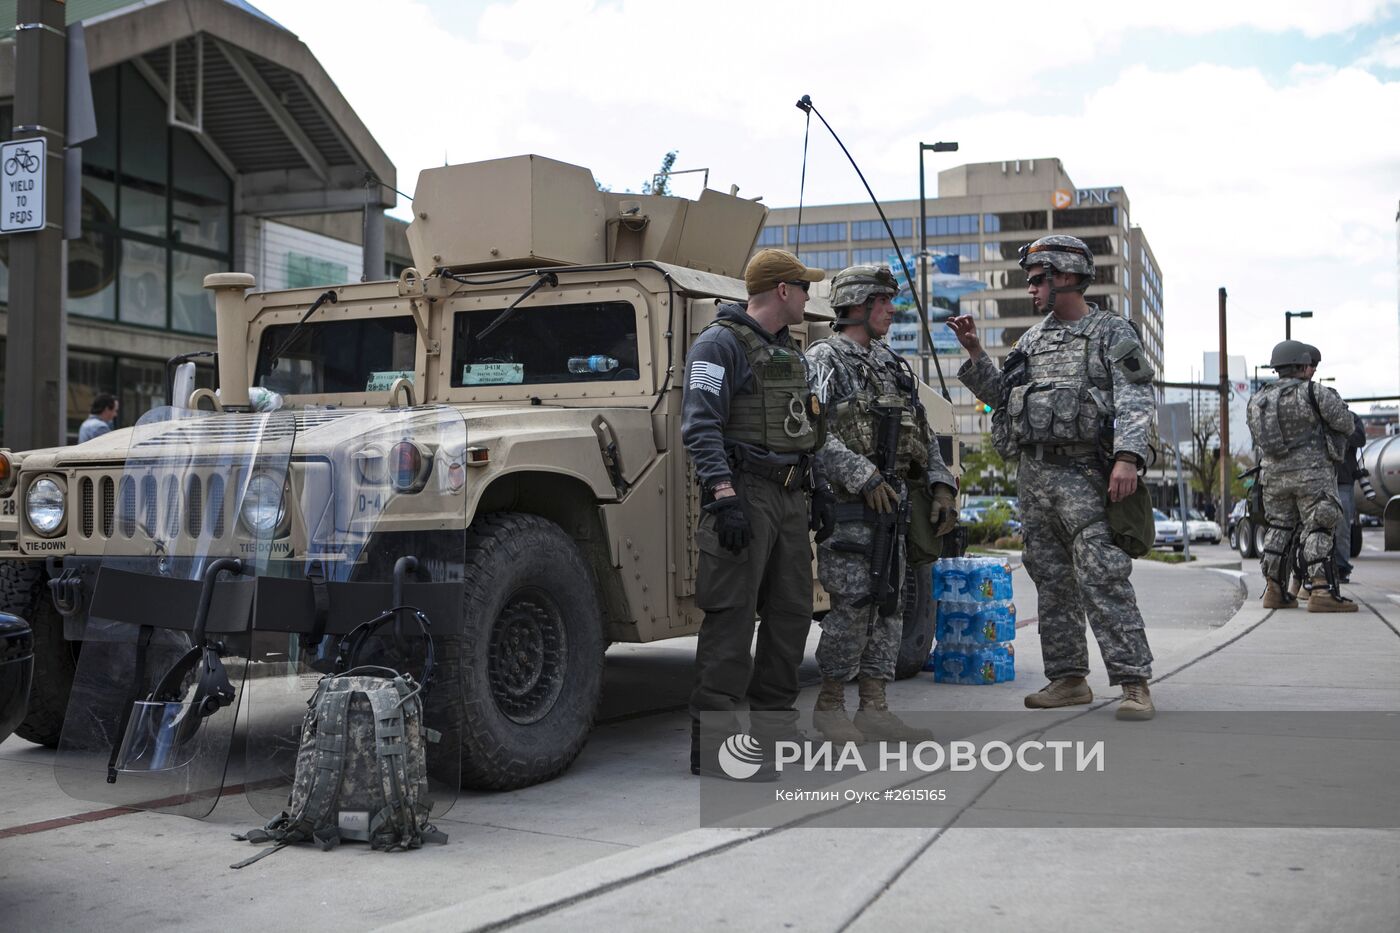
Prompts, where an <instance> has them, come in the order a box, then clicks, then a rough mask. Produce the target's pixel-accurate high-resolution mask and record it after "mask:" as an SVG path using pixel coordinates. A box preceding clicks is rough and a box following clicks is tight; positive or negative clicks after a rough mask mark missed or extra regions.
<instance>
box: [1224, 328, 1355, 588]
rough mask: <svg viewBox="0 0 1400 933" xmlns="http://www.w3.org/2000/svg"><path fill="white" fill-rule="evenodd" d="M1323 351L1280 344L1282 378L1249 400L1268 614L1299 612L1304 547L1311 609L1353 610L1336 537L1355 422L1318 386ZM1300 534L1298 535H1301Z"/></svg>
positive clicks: (1272, 363)
mask: <svg viewBox="0 0 1400 933" xmlns="http://www.w3.org/2000/svg"><path fill="white" fill-rule="evenodd" d="M1320 361H1321V354H1320V353H1318V352H1317V348H1316V347H1310V346H1309V345H1308V344H1305V343H1302V342H1301V341H1298V340H1285V341H1283V342H1282V343H1279V344H1277V345H1275V347H1274V349H1273V353H1272V354H1271V355H1270V358H1269V368H1270V369H1273V370H1274V371H1275V372H1277V373H1278V380H1277V381H1275V382H1271V383H1269V384H1268V385H1266V386H1264V387H1262V388H1261V389H1260V390H1259V391H1258V392H1255V393H1254V395H1253V396H1251V397H1250V400H1249V409H1248V412H1247V418H1248V422H1249V433H1250V434H1251V435H1252V436H1253V440H1254V446H1255V448H1256V449H1257V450H1258V452H1259V465H1260V467H1261V469H1260V473H1259V481H1260V482H1261V483H1262V484H1263V487H1264V490H1263V498H1264V519H1265V521H1266V522H1267V523H1268V528H1267V529H1266V530H1265V532H1264V553H1263V554H1261V555H1260V557H1259V563H1260V568H1261V569H1262V571H1263V574H1264V579H1265V580H1266V581H1267V583H1266V585H1265V588H1264V608H1265V609H1293V608H1296V607H1297V605H1298V599H1297V597H1296V595H1295V594H1294V593H1293V592H1291V591H1290V590H1289V587H1288V577H1289V573H1290V570H1291V568H1290V567H1289V562H1288V560H1287V558H1288V557H1289V556H1290V554H1291V553H1292V548H1293V547H1297V548H1301V549H1302V563H1303V565H1304V572H1305V574H1306V577H1307V579H1306V580H1304V582H1303V585H1304V586H1305V587H1307V590H1308V611H1309V612H1355V611H1356V609H1357V607H1356V603H1354V602H1352V601H1351V600H1349V599H1345V598H1343V596H1342V591H1341V588H1340V583H1341V581H1340V573H1339V571H1338V568H1337V562H1336V555H1335V551H1336V541H1335V534H1336V530H1337V525H1338V522H1340V521H1341V519H1342V504H1341V499H1340V497H1339V496H1338V494H1337V464H1338V463H1340V462H1341V460H1342V457H1343V455H1344V454H1345V452H1346V439H1347V437H1348V436H1349V435H1350V434H1351V433H1352V431H1353V429H1354V427H1355V425H1354V422H1353V420H1352V414H1351V411H1350V410H1349V409H1348V408H1347V405H1346V402H1344V401H1342V398H1341V396H1340V395H1338V394H1337V393H1336V391H1335V390H1333V389H1331V388H1329V387H1327V386H1321V385H1318V384H1317V383H1315V382H1313V381H1312V378H1313V376H1314V375H1315V374H1316V372H1317V365H1318V363H1319V362H1320ZM1295 536H1296V537H1295Z"/></svg>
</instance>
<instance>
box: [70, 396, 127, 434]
mask: <svg viewBox="0 0 1400 933" xmlns="http://www.w3.org/2000/svg"><path fill="white" fill-rule="evenodd" d="M120 406H121V403H120V402H118V401H117V397H116V396H115V395H108V394H106V393H105V392H104V393H102V394H101V395H98V396H97V397H96V398H94V399H93V400H92V407H91V408H90V409H88V416H87V420H86V421H84V422H83V423H82V426H80V427H79V428H78V443H79V444H81V443H83V442H84V441H90V440H92V439H93V438H94V437H101V436H102V435H104V434H106V433H107V432H108V431H110V430H112V422H113V421H115V420H116V418H117V410H118V408H119V407H120Z"/></svg>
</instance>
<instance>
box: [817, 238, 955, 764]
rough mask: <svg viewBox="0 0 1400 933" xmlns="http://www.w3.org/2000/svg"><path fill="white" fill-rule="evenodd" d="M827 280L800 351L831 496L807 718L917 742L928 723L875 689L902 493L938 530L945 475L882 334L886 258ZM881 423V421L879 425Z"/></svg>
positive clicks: (894, 616)
mask: <svg viewBox="0 0 1400 933" xmlns="http://www.w3.org/2000/svg"><path fill="white" fill-rule="evenodd" d="M831 289H832V290H831V305H832V307H833V308H834V309H835V311H836V321H835V323H834V324H833V325H832V326H833V327H834V328H835V329H836V330H837V335H836V336H834V337H828V338H827V339H825V340H821V341H818V342H817V343H816V344H814V345H813V346H812V348H811V349H810V350H808V351H807V360H808V364H809V371H808V376H809V379H810V384H811V388H812V391H813V393H815V394H816V396H817V398H818V400H820V401H821V403H822V406H823V409H824V410H825V411H826V412H827V430H826V440H825V443H824V444H823V445H822V447H821V448H820V449H819V450H818V451H817V460H818V465H819V467H820V468H821V471H822V472H823V474H824V475H825V477H826V479H827V480H828V481H829V482H830V484H831V487H832V490H831V494H832V495H833V496H834V497H835V500H836V505H835V508H834V513H835V514H834V517H835V519H836V526H835V532H834V534H832V535H831V537H830V538H828V539H827V540H825V541H823V542H822V543H821V546H820V547H819V548H818V551H817V568H818V574H819V576H820V579H821V582H822V586H823V587H824V588H825V589H826V591H827V592H828V593H829V594H830V595H831V610H830V611H829V612H828V613H827V614H826V616H825V617H824V618H823V619H822V623H821V624H822V636H821V640H820V642H819V643H818V644H817V666H818V667H819V668H820V669H821V673H822V687H821V692H820V693H819V694H818V696H817V703H816V710H815V712H814V713H813V717H812V721H813V724H814V725H815V726H816V727H817V728H818V729H819V730H820V731H821V732H822V733H823V734H824V735H825V736H826V737H827V738H828V739H829V740H831V741H833V742H861V741H866V740H870V741H878V740H886V741H894V742H898V741H923V740H927V739H929V738H931V737H932V736H931V734H930V733H929V732H928V731H927V730H923V729H915V728H911V727H910V726H908V725H906V724H905V723H903V722H901V721H900V720H899V719H898V718H897V717H896V716H895V715H894V714H893V713H891V712H890V711H889V705H888V703H887V701H886V698H885V685H886V684H888V683H889V682H890V681H891V680H893V679H894V675H895V662H896V660H897V658H898V655H899V645H900V640H901V638H902V635H903V628H904V623H903V619H904V612H903V605H902V602H903V585H902V584H903V580H904V560H903V554H902V552H901V551H900V550H899V549H900V548H902V547H903V538H904V533H903V529H902V527H901V523H902V522H904V521H907V519H906V518H905V516H906V515H907V513H908V509H909V507H910V502H911V498H912V500H913V501H916V502H918V503H920V507H921V508H926V509H928V510H929V511H930V513H931V514H930V516H929V517H930V519H931V521H932V524H933V525H934V533H935V534H938V535H942V534H946V533H947V532H948V531H949V530H951V529H952V527H953V525H954V524H956V522H957V508H956V504H955V497H956V491H955V481H954V479H953V476H952V474H951V473H950V472H949V471H948V468H947V466H946V465H945V464H944V462H943V457H942V455H941V454H940V453H939V450H938V443H937V440H936V438H935V437H934V434H933V431H932V430H931V429H930V427H929V424H928V419H927V418H926V417H925V414H924V410H923V406H922V405H920V404H919V401H918V391H917V390H918V383H917V380H916V379H915V378H914V372H913V370H912V369H910V367H909V364H908V363H907V362H906V361H905V360H904V358H903V357H901V356H900V355H899V354H897V353H895V352H894V351H893V350H891V349H890V348H889V346H888V345H887V344H886V343H885V342H884V339H883V338H884V336H885V334H887V333H888V332H889V329H890V324H891V322H892V321H893V319H894V310H895V309H894V305H893V304H892V303H891V301H892V299H893V298H894V297H895V296H896V295H898V293H899V282H898V280H897V279H896V278H895V277H894V274H893V273H892V272H890V269H889V267H888V266H874V265H858V266H851V267H850V268H848V269H843V270H842V271H841V272H839V273H837V275H836V278H834V279H832V282H831ZM886 419H890V420H889V421H886ZM895 420H897V421H898V440H897V442H896V444H895V448H896V449H895V450H894V451H893V458H892V459H893V461H894V462H895V464H896V467H895V469H894V470H893V473H894V475H885V474H884V473H882V472H881V470H880V469H879V466H878V465H877V464H879V463H881V462H884V461H885V458H883V457H882V456H881V454H882V453H883V451H882V450H881V449H880V444H881V437H882V435H885V436H888V435H889V434H891V433H892V432H893V427H894V421H895ZM884 425H889V427H890V431H889V432H882V430H881V427H882V426H884ZM913 487H920V488H918V489H914V488H913ZM911 492H912V493H917V494H916V495H913V496H912V497H911ZM879 524H884V525H886V526H890V525H893V532H892V538H893V546H894V548H895V549H896V550H895V551H894V552H893V560H892V561H891V562H888V563H886V564H884V565H883V568H882V569H881V571H880V572H881V573H883V574H886V575H888V576H887V577H886V579H890V580H894V581H895V583H894V585H895V587H897V590H898V594H897V595H896V597H895V599H894V600H893V611H887V610H889V609H890V603H891V601H890V600H888V599H887V600H884V602H885V603H886V605H885V608H884V609H882V608H881V606H880V603H881V602H882V600H880V599H878V598H876V597H875V593H874V592H873V590H874V580H873V578H872V553H871V552H872V550H873V548H872V542H873V541H874V540H875V537H876V535H875V530H876V526H877V525H879ZM884 533H885V534H886V535H890V534H891V530H890V529H889V528H888V527H887V528H886V530H885V532H884ZM887 540H889V539H888V538H887ZM891 566H892V567H893V570H891V569H890V568H891ZM857 678H858V679H859V682H860V683H859V693H860V709H859V711H858V712H857V713H856V714H855V719H854V722H853V721H852V720H850V719H848V718H846V713H845V687H846V683H847V682H848V681H851V680H854V679H857Z"/></svg>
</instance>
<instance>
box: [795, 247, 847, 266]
mask: <svg viewBox="0 0 1400 933" xmlns="http://www.w3.org/2000/svg"><path fill="white" fill-rule="evenodd" d="M847 255H848V254H847V252H846V251H845V250H844V249H832V250H817V251H815V252H811V251H808V250H803V251H802V252H801V253H800V254H799V255H798V259H799V260H800V261H801V263H802V264H803V265H804V266H811V267H812V268H813V269H826V270H832V269H836V270H840V269H844V268H846V266H847V262H846V256H847Z"/></svg>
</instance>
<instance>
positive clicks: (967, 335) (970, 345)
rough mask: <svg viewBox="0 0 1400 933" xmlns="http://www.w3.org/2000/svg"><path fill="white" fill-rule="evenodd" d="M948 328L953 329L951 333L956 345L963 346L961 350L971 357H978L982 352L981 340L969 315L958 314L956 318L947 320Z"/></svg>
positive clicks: (975, 322)
mask: <svg viewBox="0 0 1400 933" xmlns="http://www.w3.org/2000/svg"><path fill="white" fill-rule="evenodd" d="M948 326H949V327H951V328H952V329H953V333H954V334H955V335H956V336H957V338H958V343H960V344H962V345H963V349H964V350H966V351H967V352H968V353H971V354H972V355H973V356H978V355H979V354H981V352H982V338H980V337H978V336H977V321H976V320H974V319H973V317H972V315H970V314H959V315H958V316H957V317H953V318H949V319H948Z"/></svg>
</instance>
